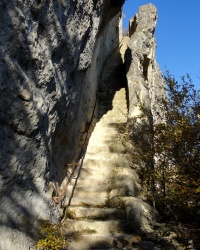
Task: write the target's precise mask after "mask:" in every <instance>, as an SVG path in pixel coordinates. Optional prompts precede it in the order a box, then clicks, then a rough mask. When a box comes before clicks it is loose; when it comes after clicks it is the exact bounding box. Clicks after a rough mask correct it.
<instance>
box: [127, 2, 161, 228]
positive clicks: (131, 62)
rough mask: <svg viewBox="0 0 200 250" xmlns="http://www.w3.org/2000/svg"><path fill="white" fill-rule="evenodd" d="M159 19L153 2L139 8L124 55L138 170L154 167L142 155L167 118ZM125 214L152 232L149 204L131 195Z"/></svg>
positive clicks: (137, 225) (130, 136)
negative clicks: (157, 29) (158, 57)
mask: <svg viewBox="0 0 200 250" xmlns="http://www.w3.org/2000/svg"><path fill="white" fill-rule="evenodd" d="M156 21H157V10H156V8H155V6H154V5H152V4H147V5H144V6H141V7H140V8H139V12H138V14H137V15H136V16H135V17H134V18H132V19H131V21H130V26H129V34H130V40H129V42H128V49H127V50H126V54H125V63H126V70H127V85H128V86H127V88H128V98H129V100H128V103H129V113H128V130H129V138H130V139H131V142H132V145H133V148H134V149H133V150H134V151H135V152H136V154H135V155H136V156H137V154H139V155H140V157H139V160H137V163H136V164H135V165H136V166H134V167H135V168H136V169H137V170H138V171H139V172H140V171H141V169H142V168H148V169H151V170H152V169H153V168H154V165H153V164H154V162H155V159H154V156H152V157H146V159H145V157H142V156H143V155H147V154H149V151H148V150H149V149H152V147H153V133H152V131H153V128H154V126H155V124H156V123H159V122H161V121H163V119H164V115H163V114H162V110H161V106H160V103H159V102H160V99H161V98H162V97H165V91H164V81H163V78H162V74H161V71H160V70H159V67H158V64H157V62H156V59H155V53H156V40H155V36H154V32H155V27H156ZM149 155H150V154H149ZM135 161H136V160H135ZM151 191H152V189H151ZM126 213H127V218H128V220H129V221H131V222H132V226H133V227H134V228H136V230H137V231H140V232H148V231H151V226H152V222H153V221H154V219H155V217H154V214H155V213H156V212H155V211H154V210H153V209H152V208H151V207H150V206H149V205H148V204H147V203H145V202H143V201H141V200H139V199H135V198H130V200H129V201H127V203H126Z"/></svg>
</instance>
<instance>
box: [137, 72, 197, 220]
mask: <svg viewBox="0 0 200 250" xmlns="http://www.w3.org/2000/svg"><path fill="white" fill-rule="evenodd" d="M164 80H165V83H166V94H167V98H163V99H161V100H158V102H159V103H160V107H161V110H162V112H163V114H164V120H163V122H162V123H158V124H154V125H153V126H152V127H151V128H150V129H147V126H143V127H141V126H140V130H137V131H140V135H139V134H138V138H140V139H139V140H138V141H137V140H134V143H135V145H136V147H137V148H140V152H139V151H138V154H137V155H140V160H142V161H143V163H144V165H146V167H144V168H143V169H144V171H142V180H143V188H144V190H145V191H146V193H147V192H148V193H147V195H148V197H149V199H150V200H151V201H152V202H153V201H155V205H156V208H157V209H158V211H159V212H160V214H162V215H163V217H164V218H167V219H176V220H179V221H189V220H192V219H194V220H196V219H198V218H199V213H200V197H199V195H200V90H195V88H194V85H193V84H192V81H191V78H190V76H189V75H186V76H184V77H182V78H181V80H182V83H181V84H179V83H178V82H177V81H176V80H175V78H174V77H173V76H171V75H170V73H169V72H168V71H167V72H166V75H165V76H164ZM141 108H142V107H141ZM144 134H146V137H148V138H151V140H150V142H151V144H152V145H150V143H147V142H145V141H144V140H141V138H142V136H141V135H144ZM146 144H148V145H147V146H145V150H143V151H141V148H142V147H143V146H144V145H146ZM142 145H143V146H142ZM141 153H142V154H141ZM152 159H153V160H152ZM149 163H151V165H152V164H153V167H152V166H151V168H149V167H148V165H149Z"/></svg>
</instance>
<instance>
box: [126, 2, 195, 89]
mask: <svg viewBox="0 0 200 250" xmlns="http://www.w3.org/2000/svg"><path fill="white" fill-rule="evenodd" d="M148 3H152V4H154V5H155V6H156V8H157V10H158V20H157V27H156V41H157V50H156V59H157V62H158V64H159V66H160V69H161V71H162V72H163V73H165V71H166V70H165V68H167V69H168V70H169V71H170V73H171V74H172V75H174V76H175V78H176V79H177V80H178V81H179V80H180V77H181V76H183V75H185V74H186V73H189V74H190V76H191V78H192V81H193V84H194V85H195V88H197V89H200V0H190V1H189V0H182V1H180V0H149V1H148V0H127V1H126V2H125V4H124V7H123V13H124V15H125V18H124V19H123V27H124V28H126V27H128V22H129V19H130V18H131V17H133V16H134V15H135V13H137V12H138V9H139V6H141V5H144V4H148Z"/></svg>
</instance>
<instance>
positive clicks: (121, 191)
mask: <svg viewBox="0 0 200 250" xmlns="http://www.w3.org/2000/svg"><path fill="white" fill-rule="evenodd" d="M123 182H124V183H123ZM125 183H127V185H125ZM112 185H113V183H112V181H111V183H110V185H108V186H101V187H100V186H99V187H98V188H97V187H88V188H87V189H84V186H82V185H77V186H76V188H75V191H74V197H76V198H78V199H80V200H81V199H82V201H83V202H84V200H85V199H93V197H99V198H102V199H112V198H114V197H118V196H126V195H127V196H128V195H129V194H131V192H132V189H131V188H130V187H131V186H133V185H131V181H130V180H127V182H126V179H124V181H122V182H121V185H120V183H119V184H115V186H112ZM72 189H73V186H72V185H69V186H68V190H67V193H68V195H69V197H70V195H71V193H72Z"/></svg>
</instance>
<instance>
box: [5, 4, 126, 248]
mask: <svg viewBox="0 0 200 250" xmlns="http://www.w3.org/2000/svg"><path fill="white" fill-rule="evenodd" d="M123 2H124V1H123V0H118V1H109V0H105V1H103V0H95V1H92V0H89V1H82V0H71V1H63V0H58V1H54V0H50V1H45V0H44V1H41V0H37V1H31V0H26V1H22V0H15V1H14V0H11V1H4V0H2V1H0V30H1V37H0V91H1V98H0V124H1V127H0V148H1V152H0V156H1V163H0V171H1V177H0V187H1V202H0V214H1V221H0V234H1V242H0V248H1V249H4V250H7V249H15V250H18V249H20V250H27V249H28V247H30V246H32V245H33V239H34V238H35V235H36V234H37V222H38V221H37V219H51V220H52V221H56V220H57V219H58V218H59V216H60V214H61V210H60V208H59V206H55V204H54V202H53V200H52V196H53V195H56V193H57V190H58V189H59V188H62V185H63V183H65V178H66V175H67V173H66V166H67V164H69V163H73V162H77V161H78V160H79V158H80V153H81V151H82V148H83V146H84V145H83V142H84V140H85V136H86V130H87V128H86V127H87V126H86V125H87V124H88V123H89V122H90V120H91V117H92V113H93V109H94V106H95V100H96V93H97V90H98V86H99V82H100V78H101V74H102V70H103V66H104V64H105V62H106V60H107V58H108V56H109V55H110V54H111V53H112V51H113V50H114V49H115V48H116V47H117V46H118V45H119V18H120V10H121V7H122V5H123ZM108 30H109V32H108ZM10 239H13V240H12V241H11V240H10Z"/></svg>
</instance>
